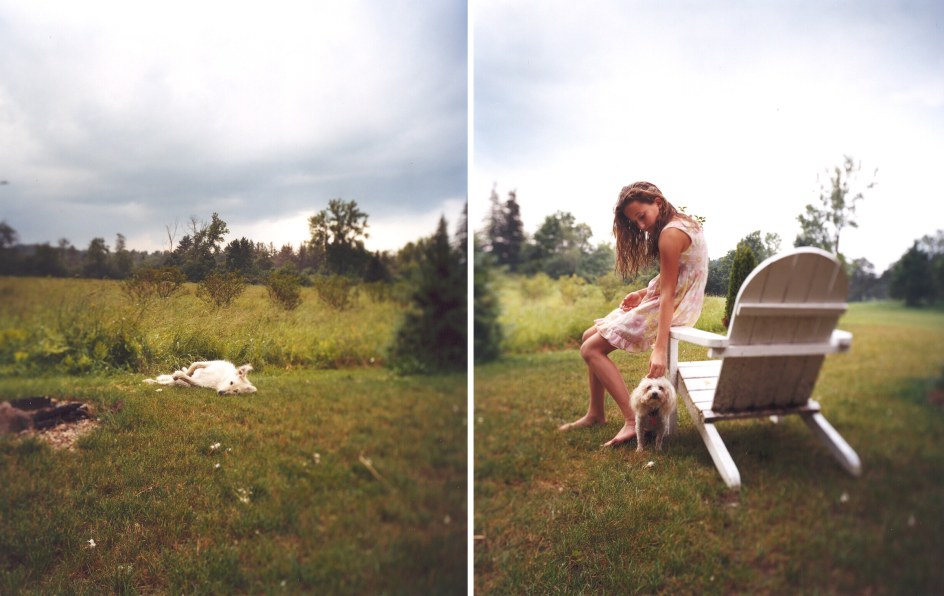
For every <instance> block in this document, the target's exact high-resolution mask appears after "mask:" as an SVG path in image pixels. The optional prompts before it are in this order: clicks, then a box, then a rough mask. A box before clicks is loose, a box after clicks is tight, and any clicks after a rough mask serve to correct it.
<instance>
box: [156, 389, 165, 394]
mask: <svg viewBox="0 0 944 596" xmlns="http://www.w3.org/2000/svg"><path fill="white" fill-rule="evenodd" d="M161 391H163V389H155V390H154V392H155V393H160V392H161Z"/></svg>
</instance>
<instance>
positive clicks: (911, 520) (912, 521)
mask: <svg viewBox="0 0 944 596" xmlns="http://www.w3.org/2000/svg"><path fill="white" fill-rule="evenodd" d="M916 523H918V520H916V519H915V516H914V515H909V516H908V527H909V528H913V527H915V524H916Z"/></svg>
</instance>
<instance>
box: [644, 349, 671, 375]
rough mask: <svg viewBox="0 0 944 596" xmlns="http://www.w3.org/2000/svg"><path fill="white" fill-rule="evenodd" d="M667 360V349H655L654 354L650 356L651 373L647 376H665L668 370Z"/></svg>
mask: <svg viewBox="0 0 944 596" xmlns="http://www.w3.org/2000/svg"><path fill="white" fill-rule="evenodd" d="M666 360H667V358H666V355H665V350H653V351H652V356H650V357H649V374H648V375H646V376H647V377H649V378H650V379H658V378H659V377H662V376H665V371H666V370H668V363H667V362H666Z"/></svg>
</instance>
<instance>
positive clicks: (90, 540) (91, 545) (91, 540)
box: [88, 538, 95, 548]
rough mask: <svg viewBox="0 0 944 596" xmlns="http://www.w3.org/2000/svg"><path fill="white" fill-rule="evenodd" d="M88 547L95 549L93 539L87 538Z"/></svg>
mask: <svg viewBox="0 0 944 596" xmlns="http://www.w3.org/2000/svg"><path fill="white" fill-rule="evenodd" d="M88 547H89V548H95V539H94V538H89V541H88Z"/></svg>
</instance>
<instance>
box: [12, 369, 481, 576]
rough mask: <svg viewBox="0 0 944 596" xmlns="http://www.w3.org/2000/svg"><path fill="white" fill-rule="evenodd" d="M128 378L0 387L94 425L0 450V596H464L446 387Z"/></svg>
mask: <svg viewBox="0 0 944 596" xmlns="http://www.w3.org/2000/svg"><path fill="white" fill-rule="evenodd" d="M143 378H144V376H143V375H140V374H112V375H98V376H95V375H92V376H65V375H59V376H40V377H38V378H28V377H5V378H0V400H4V399H10V398H17V397H25V396H34V395H49V396H53V397H61V398H64V397H70V398H75V399H81V400H85V401H89V402H91V403H92V404H94V406H95V408H96V410H97V412H98V415H99V421H100V426H99V427H98V428H97V429H95V430H94V431H93V432H92V433H91V434H89V435H87V436H85V437H83V438H82V439H80V441H79V443H78V446H77V449H76V450H75V451H74V452H68V451H54V450H53V449H52V448H50V447H49V446H47V445H46V444H45V443H41V442H39V441H38V440H36V439H23V438H19V437H10V436H5V437H0V528H2V531H0V594H17V593H89V594H92V593H95V594H99V593H133V592H140V593H153V592H158V593H222V594H226V593H371V594H380V593H387V594H423V593H437V594H448V593H464V592H465V590H466V586H467V583H466V582H467V580H466V568H467V567H466V565H467V534H466V527H467V526H466V511H467V509H466V496H467V492H466V428H467V426H466V424H467V422H466V417H467V412H466V380H465V377H464V375H453V376H441V377H431V378H419V377H405V378H404V377H396V376H393V375H391V374H390V373H389V372H387V371H385V370H381V369H350V370H332V371H312V370H294V371H284V370H282V371H279V370H277V369H273V368H270V369H269V370H268V371H265V372H257V373H253V374H252V375H251V379H252V381H253V382H254V383H255V385H256V386H257V387H258V389H259V392H258V393H256V394H255V395H250V396H238V397H219V396H217V395H216V394H215V393H213V392H212V391H209V390H198V389H182V388H168V387H164V388H161V389H158V388H156V387H155V386H152V385H145V384H143V383H142V382H141V380H142V379H143ZM90 541H94V547H93V546H92V545H91V543H90Z"/></svg>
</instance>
